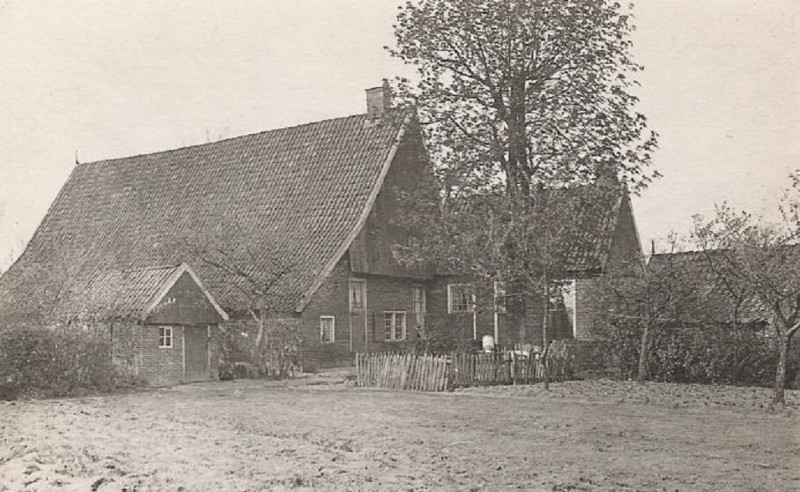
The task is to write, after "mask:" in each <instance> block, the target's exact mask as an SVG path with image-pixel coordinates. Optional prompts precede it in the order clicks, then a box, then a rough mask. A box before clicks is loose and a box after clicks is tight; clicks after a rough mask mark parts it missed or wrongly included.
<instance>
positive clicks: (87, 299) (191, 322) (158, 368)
mask: <svg viewBox="0 0 800 492" xmlns="http://www.w3.org/2000/svg"><path fill="white" fill-rule="evenodd" d="M77 291H78V292H80V295H79V296H76V297H75V298H74V299H73V301H72V302H70V303H69V305H70V309H71V310H73V312H71V313H68V314H69V316H68V317H69V318H72V319H78V320H83V323H84V324H85V325H87V326H88V325H93V326H94V327H101V328H103V329H107V330H108V332H109V335H110V337H111V340H112V342H113V344H112V346H113V360H114V363H115V365H116V366H117V368H118V369H120V370H122V371H125V372H127V373H128V374H130V375H131V376H134V377H137V378H140V379H141V380H143V381H144V382H146V383H148V384H151V385H156V386H163V385H172V384H177V383H188V382H197V381H208V380H215V379H219V340H220V336H219V331H220V325H221V324H222V323H223V322H224V321H227V320H228V315H227V314H226V313H225V311H224V310H223V309H222V308H221V307H220V306H219V304H217V302H216V301H215V300H214V298H213V297H212V296H211V294H210V293H209V292H208V290H207V289H206V288H205V286H203V283H202V282H201V281H200V279H199V278H198V277H197V275H196V274H195V273H194V271H192V269H191V267H189V265H187V264H185V263H182V264H180V265H172V266H159V267H150V268H136V269H129V270H111V271H103V272H98V273H97V274H96V275H94V276H93V277H92V278H91V279H89V280H88V281H87V282H86V285H85V286H84V287H83V288H81V289H78V290H77Z"/></svg>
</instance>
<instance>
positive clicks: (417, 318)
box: [411, 285, 428, 328]
mask: <svg viewBox="0 0 800 492" xmlns="http://www.w3.org/2000/svg"><path fill="white" fill-rule="evenodd" d="M418 292H419V294H420V295H419V298H417V293H418ZM427 297H428V292H427V289H426V288H425V286H424V285H412V286H411V312H412V313H413V314H414V322H415V323H416V326H418V327H419V328H425V313H426V312H427V311H428V300H427ZM418 301H419V302H418ZM418 308H420V309H418Z"/></svg>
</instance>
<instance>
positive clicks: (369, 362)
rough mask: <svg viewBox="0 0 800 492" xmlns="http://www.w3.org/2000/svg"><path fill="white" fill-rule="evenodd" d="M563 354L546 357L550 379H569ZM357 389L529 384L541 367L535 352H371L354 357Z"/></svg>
mask: <svg viewBox="0 0 800 492" xmlns="http://www.w3.org/2000/svg"><path fill="white" fill-rule="evenodd" d="M568 355H569V354H567V353H563V354H561V353H555V354H553V353H551V354H550V355H549V356H548V366H549V368H550V379H551V380H552V381H558V380H564V379H569V378H570V377H571V376H572V369H571V365H572V364H571V359H572V357H569V356H568ZM355 369H356V382H357V384H358V385H359V386H365V387H377V388H389V389H400V390H416V391H444V390H446V389H448V388H457V387H465V386H483V385H487V386H488V385H495V384H530V383H535V382H539V381H541V380H542V379H543V378H544V366H543V364H542V363H541V360H540V359H539V356H538V354H536V353H525V352H523V351H508V352H495V353H479V354H469V353H453V354H450V355H448V356H433V355H412V354H394V353H372V354H357V355H356V367H355Z"/></svg>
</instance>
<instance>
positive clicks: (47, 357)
mask: <svg viewBox="0 0 800 492" xmlns="http://www.w3.org/2000/svg"><path fill="white" fill-rule="evenodd" d="M111 353H112V352H111V340H110V339H109V337H108V333H107V332H103V331H99V330H92V329H83V328H73V327H65V328H41V327H36V328H31V327H28V326H25V327H22V326H19V327H17V326H12V327H8V326H5V327H0V399H12V398H16V397H20V396H32V397H58V396H70V395H76V394H84V393H89V392H104V391H111V390H113V389H114V388H115V387H117V386H118V385H119V384H120V383H121V380H120V378H119V377H118V375H117V372H116V371H115V369H114V367H113V364H112V359H111Z"/></svg>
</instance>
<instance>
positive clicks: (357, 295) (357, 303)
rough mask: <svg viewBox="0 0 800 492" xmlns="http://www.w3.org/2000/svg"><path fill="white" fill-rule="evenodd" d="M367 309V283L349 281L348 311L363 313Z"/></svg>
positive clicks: (363, 281) (356, 280)
mask: <svg viewBox="0 0 800 492" xmlns="http://www.w3.org/2000/svg"><path fill="white" fill-rule="evenodd" d="M365 309H367V281H366V280H364V279H359V278H353V279H350V311H351V312H352V311H363V310H365Z"/></svg>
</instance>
